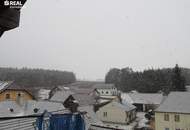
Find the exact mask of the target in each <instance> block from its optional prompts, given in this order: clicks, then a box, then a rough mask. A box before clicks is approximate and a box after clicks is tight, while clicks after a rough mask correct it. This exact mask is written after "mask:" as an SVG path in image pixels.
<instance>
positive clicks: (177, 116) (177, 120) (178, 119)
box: [174, 115, 180, 130]
mask: <svg viewBox="0 0 190 130" xmlns="http://www.w3.org/2000/svg"><path fill="white" fill-rule="evenodd" d="M174 119H175V122H179V121H180V117H179V115H175V116H174ZM176 130H177V129H176Z"/></svg>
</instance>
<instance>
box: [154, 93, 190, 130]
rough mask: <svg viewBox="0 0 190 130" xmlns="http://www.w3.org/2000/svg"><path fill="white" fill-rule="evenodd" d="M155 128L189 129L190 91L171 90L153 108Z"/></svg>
mask: <svg viewBox="0 0 190 130" xmlns="http://www.w3.org/2000/svg"><path fill="white" fill-rule="evenodd" d="M155 129H156V130H190V93H189V92H171V93H170V94H169V95H168V97H167V99H166V100H165V101H164V102H163V103H162V104H161V105H160V106H159V107H158V108H157V109H156V110H155Z"/></svg>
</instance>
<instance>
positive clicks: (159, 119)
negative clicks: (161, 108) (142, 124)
mask: <svg viewBox="0 0 190 130" xmlns="http://www.w3.org/2000/svg"><path fill="white" fill-rule="evenodd" d="M164 114H165V113H160V112H156V113H155V128H156V130H167V129H166V128H169V129H168V130H178V129H179V130H190V114H180V113H167V114H169V121H165V120H164ZM176 114H177V115H179V116H180V121H179V122H176V121H175V118H174V116H175V115H176Z"/></svg>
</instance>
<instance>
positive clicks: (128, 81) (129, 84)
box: [105, 65, 190, 94]
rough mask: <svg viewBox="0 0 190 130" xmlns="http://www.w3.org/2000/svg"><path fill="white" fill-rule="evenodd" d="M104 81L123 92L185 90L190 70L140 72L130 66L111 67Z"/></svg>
mask: <svg viewBox="0 0 190 130" xmlns="http://www.w3.org/2000/svg"><path fill="white" fill-rule="evenodd" d="M105 82H106V83H114V84H115V85H116V87H117V88H118V89H120V90H122V91H124V92H129V91H132V90H136V91H138V92H144V93H156V92H164V93H166V94H167V93H169V92H170V91H186V88H185V85H187V84H189V83H190V70H189V69H184V68H180V67H179V66H178V65H176V66H175V67H174V68H165V69H153V68H152V69H147V70H144V71H142V72H140V71H133V69H132V68H129V67H126V68H122V69H118V68H112V69H110V70H109V72H108V73H107V74H106V76H105Z"/></svg>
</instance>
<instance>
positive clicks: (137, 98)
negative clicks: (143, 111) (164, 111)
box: [121, 93, 163, 105]
mask: <svg viewBox="0 0 190 130" xmlns="http://www.w3.org/2000/svg"><path fill="white" fill-rule="evenodd" d="M121 97H122V100H123V102H124V103H132V104H134V103H137V104H157V105H159V104H161V102H162V100H163V95H162V94H160V93H124V94H122V96H121Z"/></svg>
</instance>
